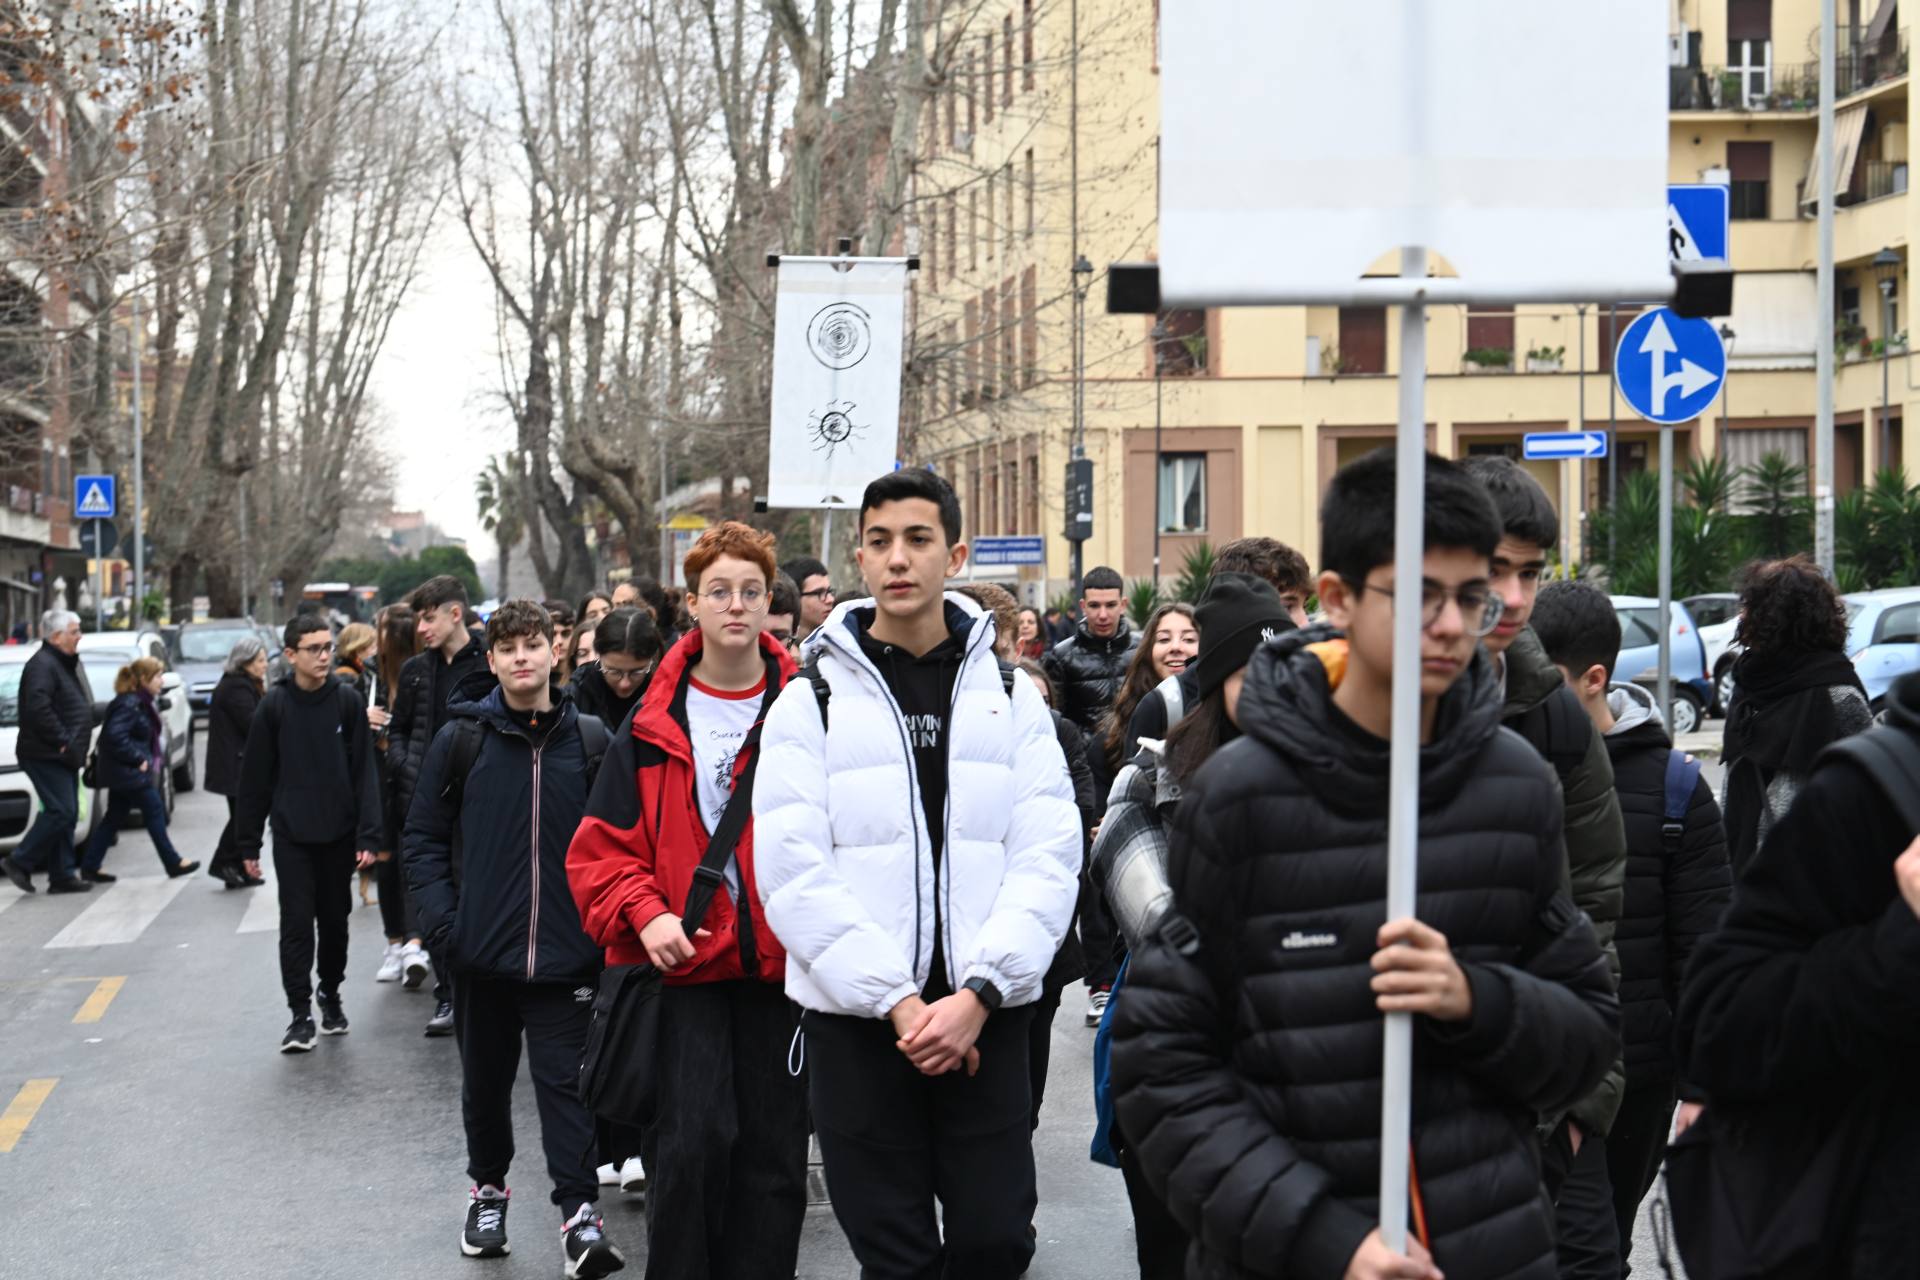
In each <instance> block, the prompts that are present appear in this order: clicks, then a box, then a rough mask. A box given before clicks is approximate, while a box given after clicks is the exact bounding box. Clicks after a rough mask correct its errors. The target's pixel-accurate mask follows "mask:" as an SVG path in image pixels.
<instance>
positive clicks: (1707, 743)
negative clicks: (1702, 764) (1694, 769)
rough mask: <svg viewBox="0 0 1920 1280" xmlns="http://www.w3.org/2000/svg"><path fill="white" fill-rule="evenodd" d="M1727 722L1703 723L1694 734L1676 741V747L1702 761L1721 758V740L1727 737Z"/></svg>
mask: <svg viewBox="0 0 1920 1280" xmlns="http://www.w3.org/2000/svg"><path fill="white" fill-rule="evenodd" d="M1726 732H1727V722H1726V721H1724V720H1707V721H1703V722H1702V723H1701V725H1700V727H1699V728H1698V729H1696V730H1694V732H1692V733H1683V734H1681V735H1680V737H1679V738H1677V739H1676V740H1675V741H1674V744H1673V745H1674V746H1676V747H1678V748H1680V749H1681V750H1682V751H1684V752H1686V753H1687V754H1688V755H1690V756H1695V757H1698V758H1699V759H1701V760H1718V759H1719V758H1720V740H1721V739H1722V738H1723V737H1725V736H1726Z"/></svg>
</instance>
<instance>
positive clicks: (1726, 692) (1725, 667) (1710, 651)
mask: <svg viewBox="0 0 1920 1280" xmlns="http://www.w3.org/2000/svg"><path fill="white" fill-rule="evenodd" d="M1686 606H1687V612H1688V613H1690V614H1692V615H1693V620H1694V623H1695V624H1696V625H1697V626H1698V628H1699V632H1700V643H1701V644H1702V645H1703V646H1704V647H1705V648H1706V651H1707V672H1708V674H1709V676H1710V677H1711V678H1712V680H1713V707H1712V710H1713V711H1715V712H1717V713H1718V714H1720V715H1723V716H1724V715H1725V714H1727V708H1728V706H1730V705H1731V704H1732V702H1733V660H1734V659H1735V658H1737V657H1739V656H1740V647H1739V646H1738V645H1736V644H1735V643H1734V642H1733V634H1734V632H1736V631H1738V630H1739V629H1740V597H1739V596H1737V595H1735V594H1734V593H1733V592H1731V591H1714V592H1710V593H1708V594H1707V595H1703V596H1688V597H1687V599H1686Z"/></svg>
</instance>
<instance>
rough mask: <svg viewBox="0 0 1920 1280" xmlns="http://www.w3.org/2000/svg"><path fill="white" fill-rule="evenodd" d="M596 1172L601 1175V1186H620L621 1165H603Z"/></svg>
mask: <svg viewBox="0 0 1920 1280" xmlns="http://www.w3.org/2000/svg"><path fill="white" fill-rule="evenodd" d="M595 1172H596V1173H598V1174H599V1175H600V1185H601V1186H603V1187H617V1186H619V1185H620V1166H619V1165H617V1164H603V1165H601V1166H600V1167H599V1169H597V1170H595Z"/></svg>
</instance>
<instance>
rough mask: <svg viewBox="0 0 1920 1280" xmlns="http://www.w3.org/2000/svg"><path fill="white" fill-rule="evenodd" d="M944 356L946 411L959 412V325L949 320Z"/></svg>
mask: <svg viewBox="0 0 1920 1280" xmlns="http://www.w3.org/2000/svg"><path fill="white" fill-rule="evenodd" d="M946 340H947V350H946V358H945V359H944V360H943V361H942V363H943V364H945V365H946V366H947V412H948V413H958V412H960V327H959V326H958V325H956V324H954V323H952V322H951V321H949V322H948V324H947V332H946Z"/></svg>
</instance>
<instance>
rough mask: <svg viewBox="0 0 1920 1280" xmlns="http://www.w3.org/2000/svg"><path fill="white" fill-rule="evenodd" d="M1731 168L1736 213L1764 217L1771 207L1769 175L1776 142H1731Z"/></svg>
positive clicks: (1732, 196)
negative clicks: (1769, 205) (1769, 204)
mask: <svg viewBox="0 0 1920 1280" xmlns="http://www.w3.org/2000/svg"><path fill="white" fill-rule="evenodd" d="M1727 171H1728V174H1729V176H1730V177H1731V179H1732V190H1731V192H1730V196H1731V202H1732V205H1733V216H1734V217H1736V218H1742V219H1748V220H1753V221H1759V220H1764V219H1765V218H1766V217H1767V211H1768V190H1769V186H1770V183H1769V179H1770V178H1771V177H1772V176H1773V144H1772V143H1771V142H1729V143H1728V144H1727Z"/></svg>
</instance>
